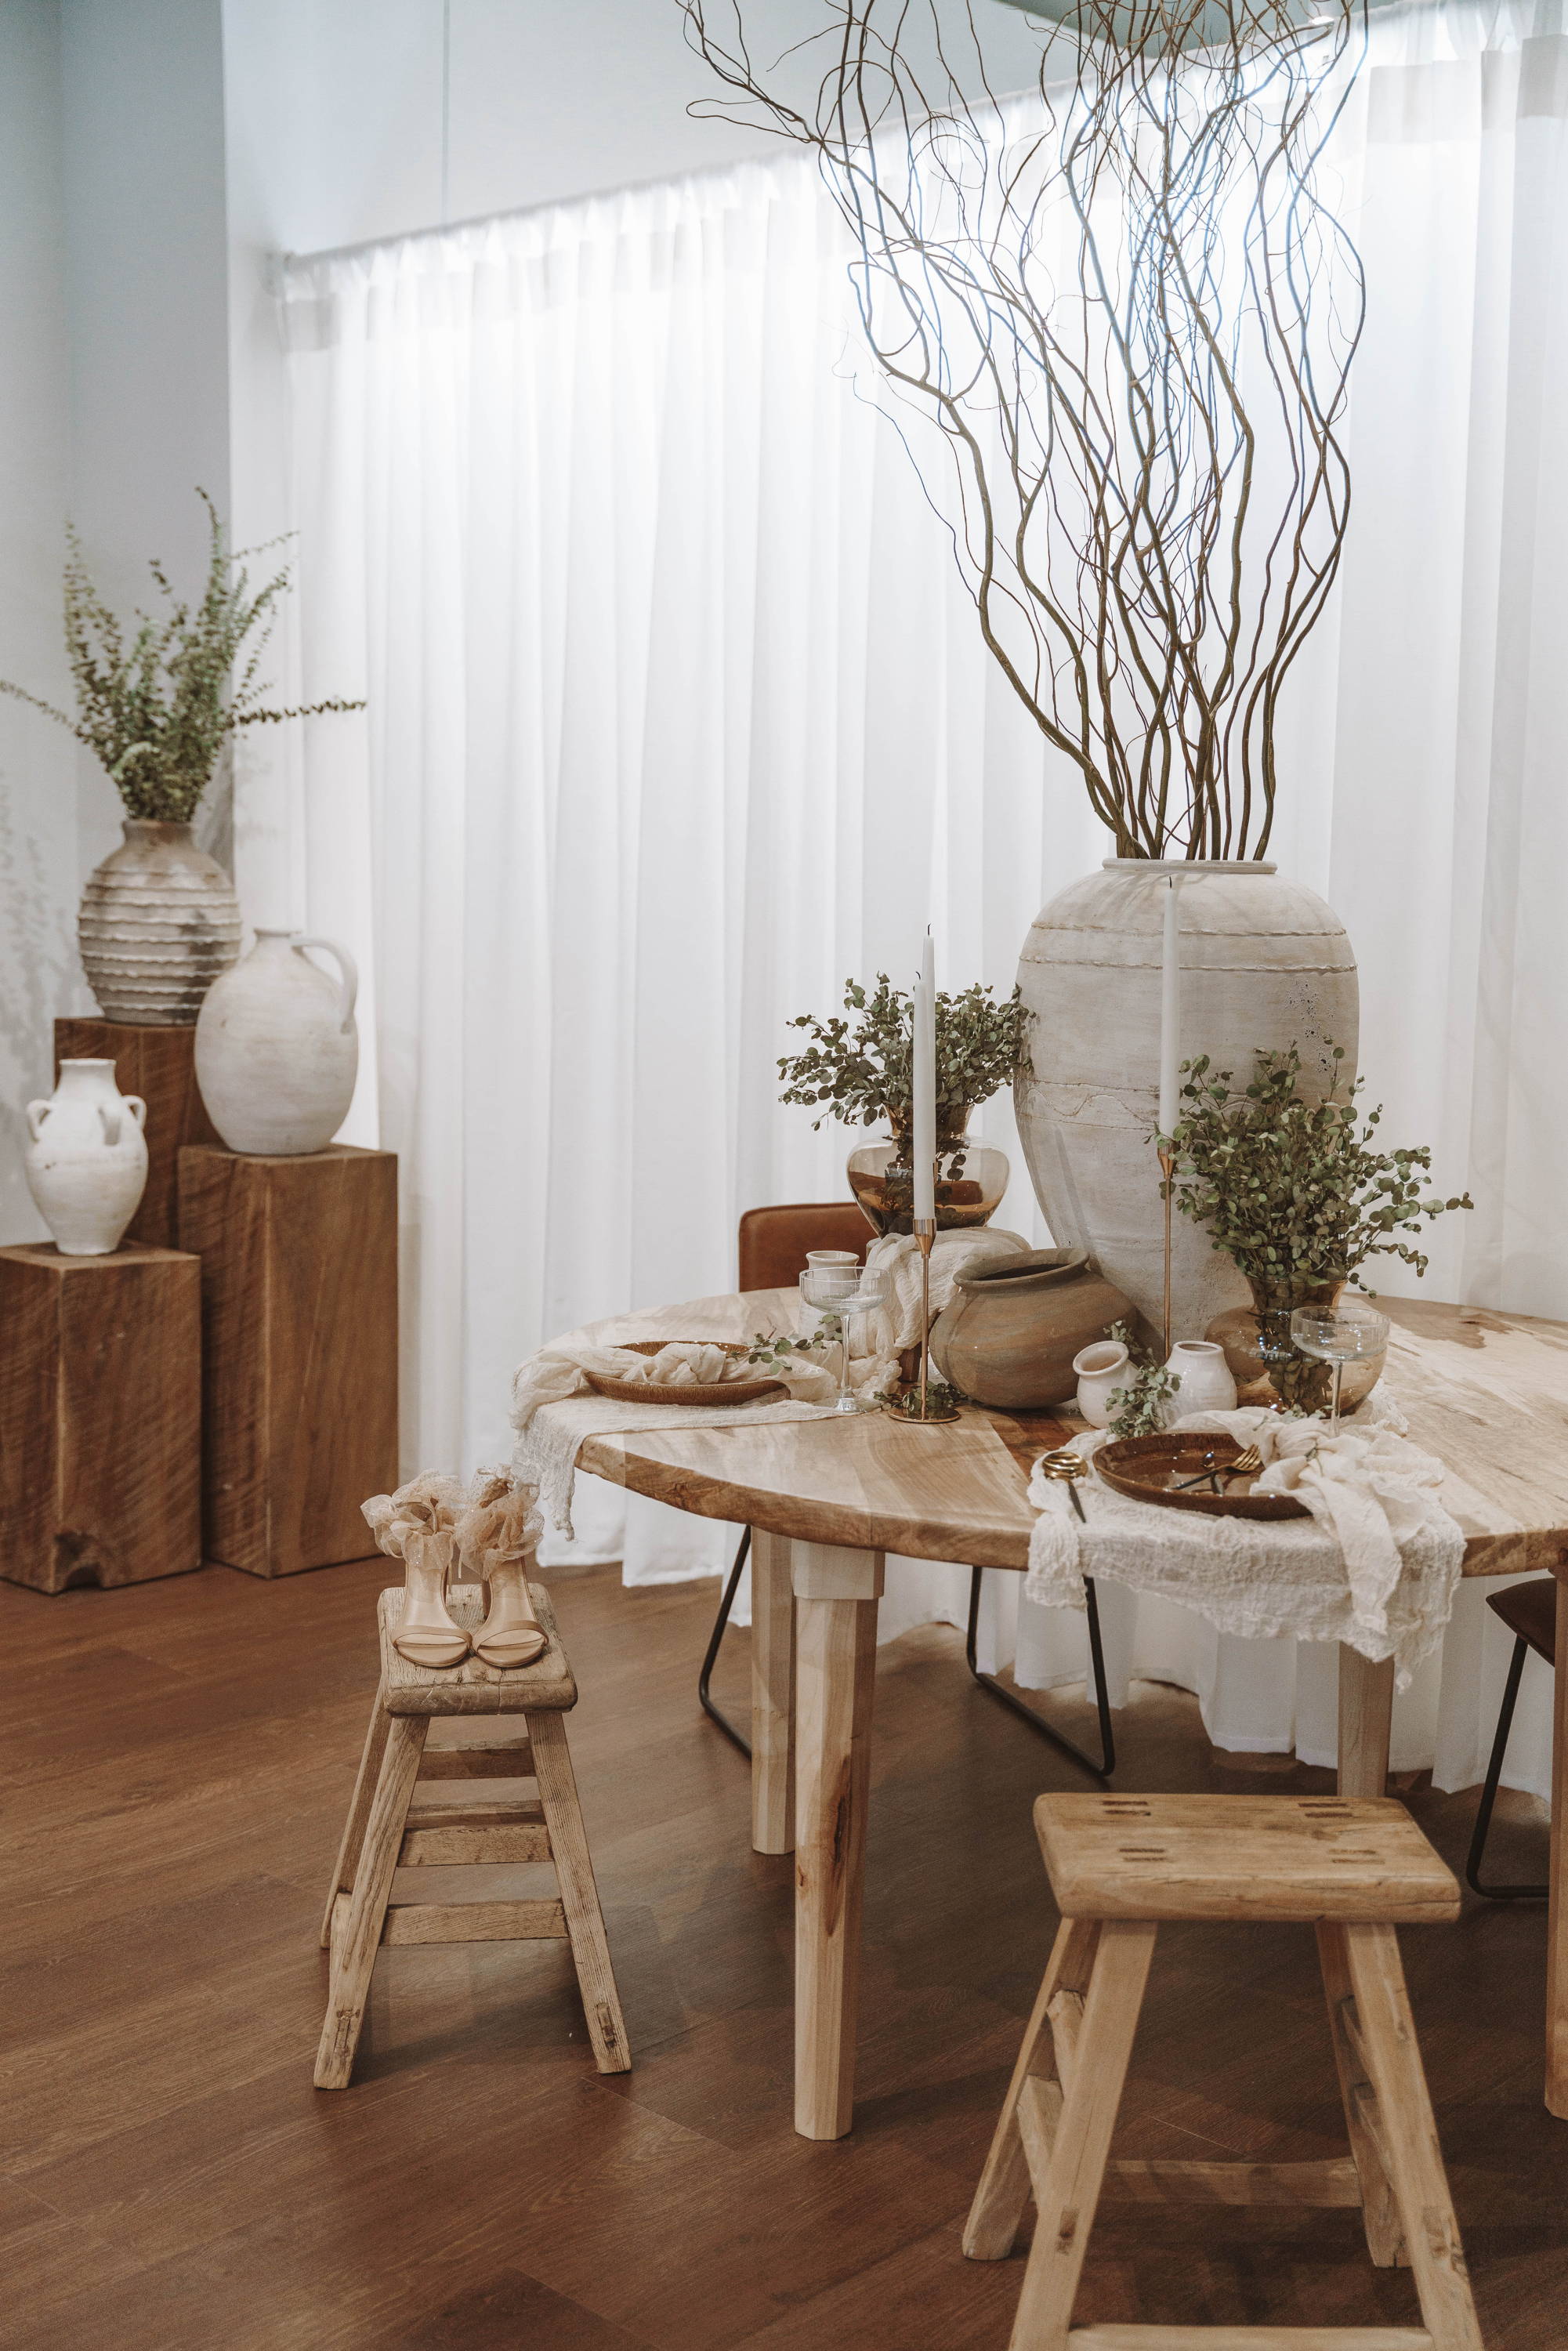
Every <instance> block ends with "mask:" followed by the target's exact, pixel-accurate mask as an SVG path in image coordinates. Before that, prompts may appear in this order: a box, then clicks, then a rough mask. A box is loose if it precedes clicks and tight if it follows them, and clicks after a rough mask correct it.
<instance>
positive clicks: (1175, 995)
mask: <svg viewBox="0 0 1568 2351" xmlns="http://www.w3.org/2000/svg"><path fill="white" fill-rule="evenodd" d="M1164 880H1165V885H1166V904H1165V932H1164V936H1163V939H1162V941H1161V953H1160V1133H1161V1134H1170V1132H1171V1130H1172V1128H1173V1127H1174V1126H1175V1125H1176V1117H1177V1113H1178V1110H1179V1107H1180V1103H1179V1096H1178V1093H1177V1085H1176V1064H1177V1062H1178V1061H1180V1059H1181V934H1180V931H1179V930H1178V928H1177V903H1178V892H1177V888H1176V876H1175V875H1174V874H1172V873H1167V874H1166V875H1165V877H1164Z"/></svg>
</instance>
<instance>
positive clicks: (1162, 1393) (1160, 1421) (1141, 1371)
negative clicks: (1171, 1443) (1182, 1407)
mask: <svg viewBox="0 0 1568 2351" xmlns="http://www.w3.org/2000/svg"><path fill="white" fill-rule="evenodd" d="M1105 1336H1106V1337H1107V1338H1108V1339H1119V1340H1120V1341H1121V1343H1122V1344H1123V1346H1124V1347H1125V1349H1126V1350H1127V1361H1128V1364H1129V1365H1130V1366H1131V1376H1130V1377H1129V1378H1128V1379H1127V1380H1126V1381H1125V1382H1124V1384H1123V1385H1122V1386H1121V1387H1119V1388H1113V1389H1112V1390H1111V1392H1110V1394H1109V1395H1108V1396H1107V1397H1106V1399H1105V1405H1106V1419H1105V1426H1106V1427H1107V1428H1108V1429H1109V1430H1110V1432H1111V1434H1112V1436H1113V1437H1157V1436H1158V1435H1159V1433H1160V1431H1161V1430H1162V1429H1163V1428H1164V1427H1165V1426H1166V1405H1167V1404H1168V1403H1169V1401H1170V1399H1171V1397H1172V1396H1174V1395H1176V1390H1177V1389H1178V1388H1179V1387H1180V1385H1181V1382H1180V1381H1179V1380H1178V1379H1177V1377H1176V1374H1175V1373H1174V1372H1170V1371H1167V1370H1166V1367H1165V1365H1164V1364H1162V1363H1159V1362H1158V1361H1157V1360H1156V1359H1155V1357H1154V1356H1153V1355H1151V1354H1150V1353H1149V1352H1148V1350H1147V1348H1146V1347H1145V1346H1144V1344H1143V1343H1142V1342H1141V1341H1140V1340H1139V1339H1138V1338H1137V1337H1136V1336H1135V1334H1134V1331H1133V1327H1132V1325H1131V1323H1129V1322H1113V1323H1112V1325H1111V1327H1110V1329H1109V1330H1108V1331H1107V1332H1106V1333H1105Z"/></svg>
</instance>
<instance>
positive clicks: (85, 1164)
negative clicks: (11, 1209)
mask: <svg viewBox="0 0 1568 2351" xmlns="http://www.w3.org/2000/svg"><path fill="white" fill-rule="evenodd" d="M146 1123H147V1105H146V1103H145V1102H143V1101H142V1099H141V1095H140V1094H122V1093H121V1092H120V1088H119V1087H118V1086H117V1085H116V1083H115V1081H114V1063H113V1062H112V1061H62V1062H61V1063H60V1077H59V1083H58V1084H57V1086H56V1088H55V1091H54V1092H53V1093H52V1094H51V1095H50V1096H49V1099H48V1101H47V1102H29V1103H28V1104H27V1147H26V1151H25V1153H24V1154H23V1165H24V1167H25V1168H26V1175H27V1189H28V1190H29V1192H31V1194H32V1196H33V1199H34V1202H35V1204H36V1206H37V1211H38V1214H39V1216H40V1217H42V1218H43V1220H44V1222H45V1224H46V1225H47V1227H48V1228H49V1230H50V1232H51V1233H52V1234H53V1235H54V1238H55V1246H56V1248H57V1249H58V1250H59V1253H60V1255H61V1256H62V1257H108V1256H109V1254H110V1250H112V1249H118V1248H119V1247H120V1235H121V1234H122V1233H123V1232H124V1230H125V1228H126V1226H127V1225H128V1224H129V1223H130V1222H131V1217H133V1216H134V1215H135V1214H136V1210H137V1207H138V1205H139V1203H140V1201H141V1195H142V1193H143V1192H144V1191H145V1190H146V1188H147V1144H146V1140H145V1137H144V1136H143V1134H142V1129H143V1127H144V1126H145V1125H146Z"/></svg>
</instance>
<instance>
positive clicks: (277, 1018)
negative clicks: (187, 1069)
mask: <svg viewBox="0 0 1568 2351" xmlns="http://www.w3.org/2000/svg"><path fill="white" fill-rule="evenodd" d="M307 947H320V948H321V949H323V950H324V952H325V953H327V954H328V955H329V956H332V957H333V958H334V959H335V960H336V962H337V964H338V967H339V972H340V977H339V979H338V980H337V981H336V982H334V981H332V980H330V979H329V978H328V977H327V975H326V973H325V972H324V971H321V970H320V969H319V968H318V967H317V966H316V965H315V964H313V963H312V962H311V961H310V958H309V956H308V955H306V953H305V952H304V950H305V949H306V948H307ZM358 984H359V982H358V974H357V973H356V971H355V968H354V959H353V957H352V956H350V953H349V951H348V949H347V947H342V946H338V945H337V943H336V942H335V941H334V940H332V939H317V938H306V937H304V936H303V935H301V934H300V933H299V932H298V931H265V930H258V931H257V932H256V945H255V946H254V947H252V949H251V951H250V953H249V955H247V956H246V957H245V958H244V960H243V962H240V963H237V964H235V966H234V967H233V968H232V969H231V970H229V971H225V972H224V973H223V974H222V975H221V977H218V978H217V979H215V980H214V982H213V985H212V987H210V988H209V989H208V990H207V994H206V997H205V999H204V1002H203V1005H202V1009H201V1014H200V1017H199V1019H197V1022H196V1082H197V1084H198V1085H199V1086H200V1087H201V1090H202V1100H203V1101H204V1102H205V1104H206V1106H207V1115H208V1116H209V1118H210V1119H211V1120H212V1122H213V1124H214V1126H215V1127H216V1128H217V1130H218V1133H219V1134H221V1135H222V1137H223V1139H224V1141H225V1143H226V1144H228V1147H229V1149H230V1150H231V1151H243V1152H249V1153H254V1154H256V1155H276V1156H277V1157H281V1158H291V1157H295V1156H298V1155H299V1154H300V1153H302V1152H307V1151H320V1150H323V1149H324V1148H325V1147H326V1145H327V1144H329V1143H330V1142H331V1140H332V1137H333V1136H334V1135H335V1134H337V1132H338V1129H339V1128H340V1126H341V1125H342V1123H343V1121H344V1119H345V1118H346V1117H347V1116H348V1114H349V1104H350V1102H351V1101H352V1100H353V1097H354V1080H355V1077H356V1076H357V1074H358V1071H359V1065H360V1040H359V1035H358V1032H357V1030H356V1029H355V1027H354V998H355V994H356V991H357V988H358Z"/></svg>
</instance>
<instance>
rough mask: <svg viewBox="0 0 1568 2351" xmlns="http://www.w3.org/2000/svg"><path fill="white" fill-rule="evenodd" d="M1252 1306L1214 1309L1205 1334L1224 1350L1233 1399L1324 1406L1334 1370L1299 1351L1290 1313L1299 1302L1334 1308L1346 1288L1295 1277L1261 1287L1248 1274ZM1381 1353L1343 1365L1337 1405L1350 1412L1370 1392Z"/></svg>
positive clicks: (1379, 1371)
mask: <svg viewBox="0 0 1568 2351" xmlns="http://www.w3.org/2000/svg"><path fill="white" fill-rule="evenodd" d="M1248 1288H1249V1290H1251V1292H1252V1303H1251V1305H1250V1306H1232V1307H1231V1308H1229V1309H1228V1311H1227V1312H1226V1313H1224V1314H1217V1315H1216V1316H1215V1318H1214V1320H1213V1322H1211V1323H1210V1324H1209V1326H1208V1328H1207V1331H1206V1332H1204V1334H1203V1335H1204V1337H1205V1338H1206V1339H1213V1340H1215V1341H1216V1342H1217V1343H1218V1344H1219V1345H1220V1346H1221V1347H1223V1348H1224V1350H1225V1360H1226V1363H1227V1364H1228V1365H1229V1367H1230V1376H1231V1378H1232V1379H1233V1380H1234V1381H1235V1382H1236V1401H1237V1403H1238V1404H1249V1405H1274V1404H1283V1405H1295V1406H1296V1407H1297V1408H1298V1409H1299V1410H1301V1411H1302V1412H1322V1411H1324V1410H1326V1409H1327V1406H1328V1401H1329V1392H1330V1388H1331V1386H1332V1384H1333V1373H1332V1371H1331V1368H1330V1366H1329V1365H1328V1364H1320V1363H1315V1362H1313V1360H1312V1357H1311V1356H1308V1355H1302V1354H1299V1353H1297V1352H1296V1350H1295V1348H1294V1347H1293V1346H1292V1345H1291V1312H1292V1311H1293V1310H1294V1309H1295V1308H1296V1307H1298V1306H1327V1307H1332V1306H1333V1304H1334V1302H1335V1301H1336V1300H1337V1299H1338V1297H1339V1294H1340V1291H1341V1290H1343V1288H1344V1284H1343V1281H1298V1282H1292V1283H1290V1284H1288V1285H1284V1284H1282V1285H1281V1286H1280V1287H1278V1288H1265V1287H1264V1285H1263V1284H1262V1283H1261V1282H1258V1281H1254V1280H1252V1279H1251V1278H1250V1276H1249V1278H1248ZM1386 1360H1387V1359H1386V1357H1385V1355H1368V1356H1366V1357H1364V1359H1363V1361H1362V1362H1360V1363H1357V1364H1346V1365H1345V1366H1344V1370H1343V1375H1342V1378H1341V1382H1340V1399H1339V1408H1340V1410H1341V1412H1354V1410H1355V1408H1356V1405H1358V1404H1360V1403H1361V1402H1362V1401H1363V1399H1364V1397H1366V1396H1369V1395H1371V1394H1372V1391H1373V1389H1374V1388H1375V1386H1376V1385H1377V1383H1378V1381H1379V1379H1380V1378H1381V1377H1382V1374H1383V1366H1384V1364H1385V1361H1386Z"/></svg>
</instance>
